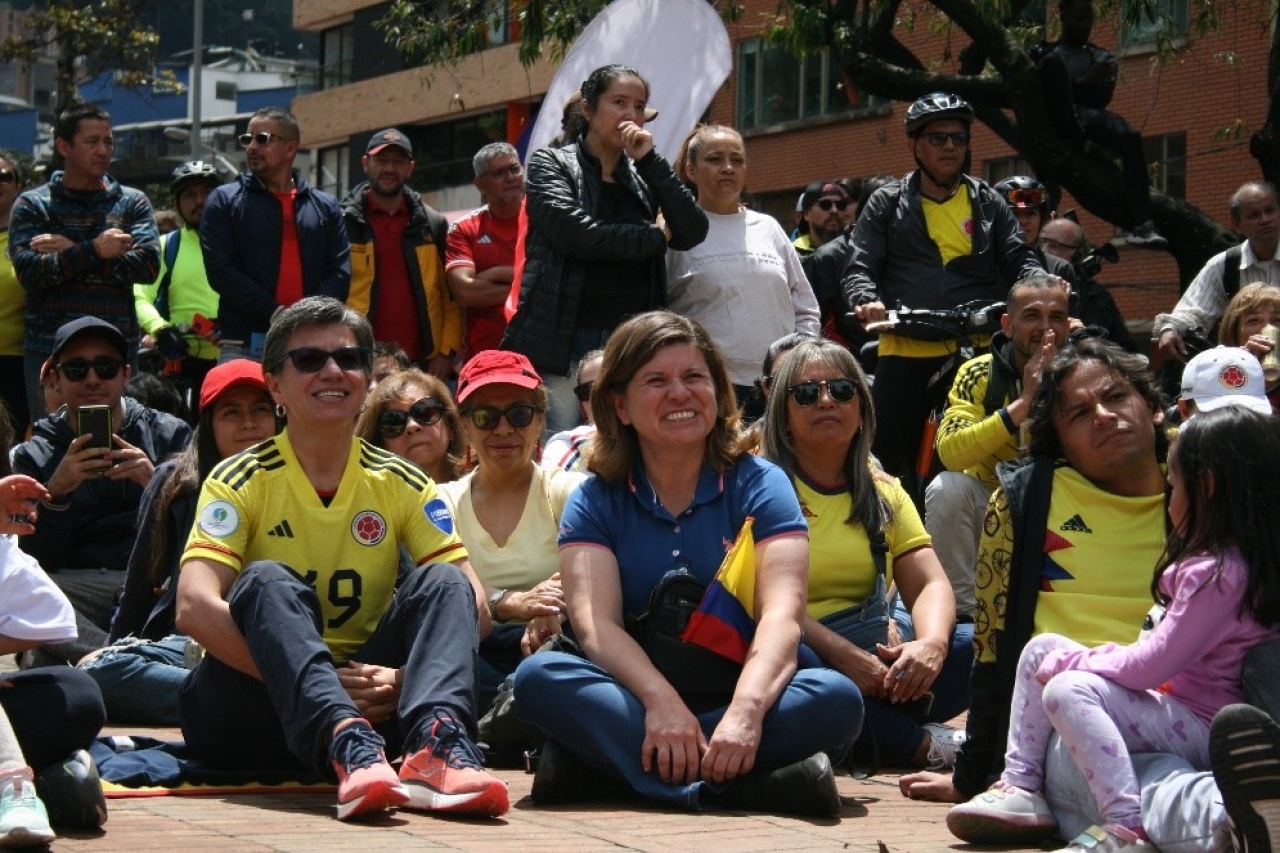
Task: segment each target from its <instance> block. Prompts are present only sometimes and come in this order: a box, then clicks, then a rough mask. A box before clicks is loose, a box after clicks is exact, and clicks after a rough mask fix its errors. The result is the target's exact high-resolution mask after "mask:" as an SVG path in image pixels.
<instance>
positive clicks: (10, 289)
mask: <svg viewBox="0 0 1280 853" xmlns="http://www.w3.org/2000/svg"><path fill="white" fill-rule="evenodd" d="M26 299H27V295H26V293H25V292H24V291H23V289H22V285H21V284H20V283H19V282H18V274H17V273H16V272H14V269H13V262H12V261H10V260H9V229H8V228H5V229H4V230H0V355H22V335H23V331H24V330H25V329H26V322H25V320H24V319H23V317H24V313H23V312H24V311H25V307H24V306H25V305H26Z"/></svg>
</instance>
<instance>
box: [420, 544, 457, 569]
mask: <svg viewBox="0 0 1280 853" xmlns="http://www.w3.org/2000/svg"><path fill="white" fill-rule="evenodd" d="M458 551H461V552H462V553H461V554H459V553H457V552H458ZM447 555H452V556H447ZM466 556H467V551H466V547H465V546H464V545H463V544H462V543H461V542H454V543H453V544H451V545H446V546H445V547H443V548H441V549H440V550H438V551H432V552H431V553H430V554H427V555H426V556H425V557H423V558H422V559H421V560H418V565H419V566H425V565H426V564H427V563H440V562H444V563H451V562H453V561H454V560H461V559H463V558H465V557H466Z"/></svg>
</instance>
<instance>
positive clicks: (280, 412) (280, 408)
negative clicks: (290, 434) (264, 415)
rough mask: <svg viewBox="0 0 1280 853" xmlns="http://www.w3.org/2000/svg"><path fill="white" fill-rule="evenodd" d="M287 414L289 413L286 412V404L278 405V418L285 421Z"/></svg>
mask: <svg viewBox="0 0 1280 853" xmlns="http://www.w3.org/2000/svg"><path fill="white" fill-rule="evenodd" d="M287 414H288V412H286V411H285V410H284V404H283V403H276V417H277V418H279V419H280V420H284V418H285V415H287Z"/></svg>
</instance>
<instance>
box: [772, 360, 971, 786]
mask: <svg viewBox="0 0 1280 853" xmlns="http://www.w3.org/2000/svg"><path fill="white" fill-rule="evenodd" d="M875 430H876V419H875V411H874V409H873V408H872V404H871V389H870V388H869V387H868V384H867V378H866V375H865V374H864V373H863V372H862V368H861V367H860V366H859V365H858V361H857V359H855V358H854V357H853V355H852V354H850V353H849V351H848V350H847V349H845V348H844V347H842V346H840V345H839V344H836V343H835V342H833V341H829V340H826V339H825V338H812V339H809V340H805V341H802V342H801V343H800V344H798V345H797V346H796V347H795V348H794V349H792V350H791V351H790V352H788V353H786V354H785V355H784V356H783V357H782V358H781V359H779V360H778V362H777V363H776V364H775V365H774V370H773V377H772V381H771V382H770V384H769V397H768V406H767V408H766V411H765V417H764V421H763V439H764V455H765V457H766V458H768V459H770V460H771V461H773V462H776V463H777V464H778V465H780V466H782V468H783V469H784V470H785V471H787V472H788V473H789V474H791V479H792V483H793V485H794V487H795V490H796V492H797V493H798V494H799V497H800V505H801V506H802V507H803V508H804V514H805V517H806V518H807V519H808V521H809V533H810V545H809V601H808V605H807V614H806V616H805V619H804V622H803V625H804V636H805V642H806V643H808V644H809V645H810V646H812V647H813V649H814V651H816V652H817V653H818V655H819V657H821V658H822V660H823V661H824V662H825V663H826V664H827V665H828V666H831V667H833V668H834V669H837V670H839V671H840V672H843V673H844V674H845V675H847V676H848V677H849V678H851V679H853V681H854V683H856V684H857V685H858V688H859V689H860V690H861V691H862V695H863V696H864V697H866V699H867V707H866V717H867V719H866V727H865V728H864V731H863V733H862V735H861V736H860V737H859V747H858V752H859V753H860V754H859V755H858V756H857V758H858V759H859V761H860V762H861V761H865V762H867V763H869V764H874V763H877V762H876V760H875V758H873V756H875V755H876V753H877V752H878V758H879V760H880V761H883V762H884V763H886V764H891V765H894V766H908V767H926V766H928V767H934V768H944V767H950V766H952V765H953V764H954V763H955V754H956V750H957V748H958V747H959V744H960V743H961V742H963V740H964V735H963V733H961V732H957V731H956V730H954V729H952V728H950V727H949V726H945V725H942V724H941V723H942V722H943V721H945V720H949V719H951V718H952V717H954V716H955V715H956V714H959V713H960V712H961V711H963V710H964V709H965V708H967V707H968V704H969V666H970V664H971V663H972V661H973V626H972V625H956V624H955V612H956V605H955V597H954V596H953V594H952V591H951V586H950V583H949V582H948V581H947V576H946V573H945V572H943V570H942V566H941V565H940V564H939V563H938V558H937V557H936V556H934V553H933V548H932V547H931V545H930V539H929V535H928V534H927V533H925V530H924V526H923V525H922V524H921V523H920V517H919V516H918V515H917V514H916V509H915V506H914V505H913V504H912V503H911V499H910V498H909V497H908V496H907V493H906V492H905V491H904V490H903V489H902V487H901V486H900V485H899V484H898V481H897V480H896V479H894V478H892V477H890V476H888V475H887V474H884V473H883V472H881V471H879V470H877V469H876V468H875V466H874V463H873V462H872V461H871V458H870V456H871V441H872V439H873V437H874V435H875ZM890 582H892V583H893V584H894V585H896V587H897V590H898V594H895V595H893V596H892V597H891V598H888V599H887V598H886V589H887V588H888V585H889V584H890ZM890 620H892V621H893V622H895V623H896V624H897V628H898V631H899V634H900V638H901V642H900V643H898V642H891V641H890V639H889V636H890V634H889V627H890ZM864 744H866V745H867V746H868V747H870V746H874V747H875V750H876V752H871V751H870V749H868V750H867V752H866V754H861V753H863V745H864Z"/></svg>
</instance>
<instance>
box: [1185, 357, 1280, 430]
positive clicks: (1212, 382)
mask: <svg viewBox="0 0 1280 853" xmlns="http://www.w3.org/2000/svg"><path fill="white" fill-rule="evenodd" d="M1182 398H1183V399H1184V400H1189V401H1191V402H1193V403H1195V404H1196V408H1197V409H1199V410H1200V411H1202V412H1211V411H1213V410H1214V409H1221V408H1222V407H1223V406H1244V407H1245V408H1246V409H1251V410H1253V411H1255V412H1257V413H1258V414H1260V415H1269V414H1271V401H1270V400H1268V399H1267V383H1266V379H1264V378H1263V375H1262V365H1261V364H1260V363H1259V362H1258V360H1257V359H1256V358H1254V357H1253V353H1251V352H1249V351H1248V350H1245V349H1242V348H1240V347H1214V348H1213V349H1207V350H1205V351H1204V352H1202V353H1200V354H1199V355H1197V356H1196V357H1195V358H1193V359H1191V360H1190V361H1188V362H1187V366H1186V367H1185V368H1183V370H1182Z"/></svg>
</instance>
